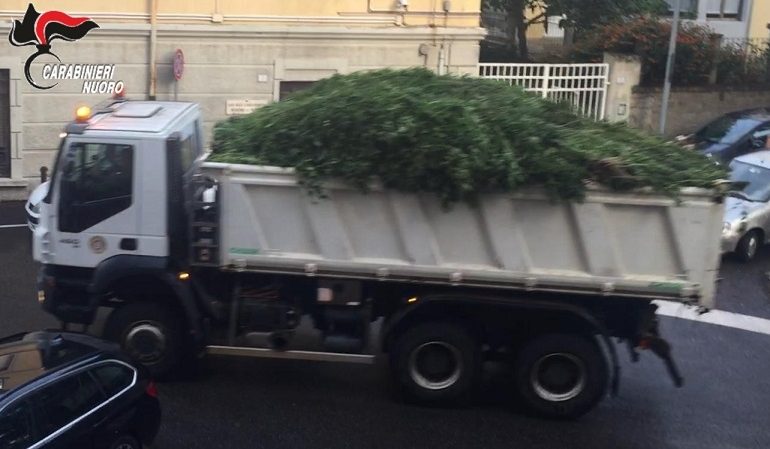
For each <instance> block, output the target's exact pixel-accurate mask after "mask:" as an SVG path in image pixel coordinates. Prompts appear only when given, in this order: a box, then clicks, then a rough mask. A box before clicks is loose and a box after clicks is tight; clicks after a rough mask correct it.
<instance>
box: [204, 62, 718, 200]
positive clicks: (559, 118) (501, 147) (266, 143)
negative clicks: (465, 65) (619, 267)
mask: <svg viewBox="0 0 770 449" xmlns="http://www.w3.org/2000/svg"><path fill="white" fill-rule="evenodd" d="M210 160H212V161H219V162H231V163H249V164H264V165H277V166H284V167H294V168H296V170H297V174H298V176H299V178H300V180H301V182H303V183H304V185H305V186H306V187H308V188H309V189H310V190H311V191H313V192H315V193H320V192H321V191H320V186H321V183H322V182H323V181H324V180H326V179H330V178H337V179H341V180H344V181H346V182H348V183H349V184H351V185H353V186H356V187H358V188H359V189H361V190H364V191H365V190H366V189H367V186H368V185H369V184H370V183H371V182H372V181H374V180H379V181H381V182H382V183H383V185H384V186H385V187H387V188H391V189H398V190H402V191H409V192H433V193H435V194H437V195H439V196H440V197H441V198H442V199H443V200H444V202H445V204H448V203H451V202H453V201H458V200H471V201H472V200H473V199H475V197H476V195H478V194H479V193H483V192H492V191H493V192H508V191H513V190H516V189H518V188H521V187H524V186H543V187H545V188H546V189H547V190H548V191H549V192H550V193H551V194H552V195H553V196H554V197H558V198H564V199H579V198H581V197H582V195H583V193H584V190H585V185H586V182H588V181H593V182H599V183H602V184H605V185H608V186H610V187H612V188H615V189H630V188H636V187H643V186H649V187H652V188H653V189H654V190H655V191H658V192H664V193H667V194H670V195H676V192H678V190H679V188H681V187H684V186H691V187H711V186H713V183H714V182H715V181H716V180H718V179H720V178H722V177H723V176H724V173H723V171H722V170H720V169H718V168H717V167H716V166H714V164H712V163H711V162H709V160H708V159H706V158H705V157H703V156H701V155H700V154H698V153H695V152H692V151H689V150H684V149H682V148H681V147H679V146H676V145H673V144H668V143H666V142H664V141H663V140H661V139H659V138H657V137H653V136H649V135H646V134H643V133H642V132H639V131H635V130H632V129H630V128H628V127H626V126H625V125H620V124H607V123H596V122H593V121H590V120H588V119H584V118H581V117H578V116H576V115H575V114H573V113H572V112H571V111H570V110H569V109H568V107H567V106H564V105H560V104H555V103H552V102H549V101H546V100H543V99H542V98H540V97H538V96H536V95H532V94H529V93H526V92H524V91H523V90H521V89H519V88H516V87H510V86H507V85H505V84H503V83H499V82H496V81H491V80H482V79H478V78H470V77H456V76H437V75H435V74H433V73H432V72H429V71H427V70H424V69H410V70H400V71H397V70H378V71H372V72H366V73H364V72H358V73H354V74H351V75H344V76H341V75H336V76H333V77H331V78H327V79H325V80H322V81H320V82H318V83H317V84H315V85H314V86H313V87H311V88H309V89H307V90H305V91H302V92H298V93H296V94H294V95H293V96H291V97H290V98H289V99H288V100H286V101H282V102H277V103H272V104H270V105H268V106H265V107H263V108H261V109H259V110H257V111H255V112H254V113H252V114H250V115H247V116H241V117H238V118H232V119H229V120H226V121H223V122H220V123H218V124H217V126H216V127H215V129H214V143H213V154H212V155H211V157H210Z"/></svg>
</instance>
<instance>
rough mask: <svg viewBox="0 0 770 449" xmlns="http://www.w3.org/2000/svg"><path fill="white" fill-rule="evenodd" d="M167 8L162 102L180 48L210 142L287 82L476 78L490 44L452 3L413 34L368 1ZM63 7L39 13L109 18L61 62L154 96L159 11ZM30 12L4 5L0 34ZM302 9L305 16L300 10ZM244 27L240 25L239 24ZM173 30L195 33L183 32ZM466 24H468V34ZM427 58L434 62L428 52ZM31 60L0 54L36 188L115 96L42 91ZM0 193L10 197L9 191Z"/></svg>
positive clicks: (77, 87) (161, 36) (162, 0)
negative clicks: (360, 76) (230, 117)
mask: <svg viewBox="0 0 770 449" xmlns="http://www.w3.org/2000/svg"><path fill="white" fill-rule="evenodd" d="M158 1H159V5H160V8H159V10H160V11H161V19H160V20H159V23H158V26H157V45H156V48H157V55H156V59H155V60H156V62H157V92H156V93H157V95H156V98H157V99H159V100H165V99H173V98H174V93H173V92H174V80H173V75H172V56H173V54H174V51H175V50H176V49H177V48H180V49H182V50H183V51H184V55H185V71H184V76H183V79H182V80H181V81H180V82H179V84H178V94H179V96H178V99H179V100H182V101H195V102H198V103H200V104H201V106H202V111H203V114H204V129H205V131H206V134H207V137H209V138H210V136H211V129H212V127H213V125H214V123H216V122H217V121H219V120H222V119H224V118H226V117H227V115H226V104H227V101H228V100H253V101H257V102H261V103H267V102H270V101H274V100H276V99H277V98H278V93H279V90H280V85H281V82H285V81H314V80H318V79H321V78H324V77H327V76H330V75H332V74H334V73H349V72H353V71H356V70H366V69H375V68H382V67H397V68H405V67H414V66H423V67H427V68H429V69H432V70H437V71H447V72H451V73H462V74H475V73H476V71H477V66H476V64H477V63H478V52H479V50H478V49H479V41H480V40H481V39H482V38H483V36H484V30H483V29H481V28H480V27H479V26H478V25H479V24H478V7H479V0H473V1H470V0H452V2H451V3H452V11H457V13H456V14H457V17H454V18H452V17H450V26H449V27H446V28H445V27H431V26H426V25H425V24H423V25H413V23H418V22H419V21H423V22H425V21H430V20H433V15H432V14H427V13H425V11H430V10H431V8H432V7H433V6H435V7H436V8H439V9H440V8H441V4H442V2H441V0H435V1H434V0H410V1H409V5H410V10H412V11H414V12H413V13H412V14H411V15H407V16H406V17H405V21H406V22H405V23H406V26H404V25H403V24H397V23H396V22H397V20H400V18H399V17H400V15H398V14H392V13H379V12H367V4H368V2H367V1H366V0H326V1H321V0H319V1H312V2H311V1H306V0H282V1H266V0H264V1H263V0H261V1H258V2H257V1H246V0H243V1H241V0H212V1H209V2H206V1H201V2H186V1H169V0H158ZM59 3H61V2H56V1H40V2H36V3H35V6H36V8H37V10H38V12H42V11H46V10H48V9H53V8H56V9H59V10H65V11H66V12H68V13H70V14H72V15H77V13H78V12H98V11H101V13H99V14H100V15H99V14H97V13H94V14H93V16H92V18H93V19H94V20H95V21H96V22H97V23H99V25H100V28H98V29H95V30H93V31H91V32H90V33H89V34H88V35H87V36H86V37H85V38H83V39H82V40H79V41H77V42H64V41H56V42H55V43H54V45H53V50H54V53H56V55H57V56H58V57H59V58H60V59H61V61H62V62H63V63H71V64H77V63H80V64H115V66H116V73H115V78H114V79H116V80H122V81H124V82H125V84H126V90H127V95H128V97H129V98H135V99H145V98H147V97H148V95H149V92H150V90H149V86H150V25H149V23H147V21H148V16H147V12H146V8H144V9H143V8H141V7H140V6H142V5H143V6H147V4H148V3H149V2H148V1H147V2H145V1H141V2H140V1H133V0H132V1H126V2H116V3H115V4H114V6H113V5H111V6H110V10H111V11H109V12H107V11H106V7H105V6H104V5H105V4H107V2H101V1H88V0H81V1H78V2H74V1H73V2H68V5H70V4H72V5H77V6H78V8H74V7H72V8H66V9H65V8H63V7H62V6H61V5H59ZM188 3H189V4H195V5H197V6H198V8H199V9H198V10H197V11H195V12H191V11H192V10H191V9H184V8H185V5H187V4H188ZM217 4H218V6H219V10H220V11H222V14H224V16H225V19H224V22H223V23H212V22H211V18H212V17H211V13H212V11H214V10H215V8H216V6H217ZM389 4H390V2H389V1H385V0H372V1H371V8H372V10H377V9H378V8H383V9H386V8H387V6H388V5H389ZM26 5H27V3H26V1H24V2H21V1H16V0H3V3H2V8H3V10H0V20H2V22H0V34H2V35H7V33H8V31H9V29H10V21H6V20H4V17H5V18H20V11H22V10H23V9H24V8H26ZM257 5H258V6H257ZM301 5H305V6H307V7H305V8H300V6H301ZM309 5H312V7H311V6H309ZM271 8H272V9H271ZM419 8H426V9H419ZM163 11H166V12H163ZM348 13H350V15H348ZM163 14H167V15H166V16H163ZM184 14H192V15H190V16H186V15H184ZM258 14H264V15H266V16H267V15H270V17H267V19H265V20H266V21H265V23H262V22H261V21H262V18H261V17H262V16H259V17H257V16H256V15H258ZM273 14H276V15H273ZM278 14H281V16H280V17H279V16H278ZM286 14H297V16H290V15H286ZM311 16H312V17H313V19H311V20H309V21H308V20H305V19H303V17H305V18H307V17H311ZM450 16H451V15H450ZM238 17H240V18H241V20H242V23H236V21H235V19H233V20H231V18H238ZM438 17H439V16H437V20H438ZM280 18H282V19H284V21H283V22H282V21H281V20H279V19H280ZM470 18H473V20H469V19H470ZM175 20H185V21H186V22H187V23H185V24H183V25H182V24H179V23H175V22H174V21H175ZM348 21H352V22H348ZM452 21H454V22H452ZM140 22H141V23H140ZM246 22H248V23H246ZM463 23H467V24H468V26H461V25H460V24H463ZM421 49H422V50H424V51H423V53H425V54H421V51H420V50H421ZM33 51H34V47H13V46H11V45H8V44H7V41H6V44H0V68H8V67H11V68H12V77H13V78H14V80H13V81H12V83H13V87H14V89H15V90H14V92H16V98H18V103H17V104H18V105H19V106H17V107H15V109H14V117H17V119H16V120H15V121H14V124H13V126H14V129H16V130H18V131H19V133H18V136H17V137H18V139H17V140H14V142H18V143H16V144H15V148H14V149H12V151H14V155H15V158H14V161H13V164H14V166H13V170H12V177H13V178H17V179H26V180H29V181H31V184H32V185H34V182H35V180H36V179H38V177H39V169H40V167H41V166H48V167H51V166H52V159H53V155H54V149H55V148H56V146H57V141H58V135H59V132H60V131H61V129H62V127H63V125H64V124H65V123H67V122H68V121H70V120H72V118H73V115H74V110H75V109H76V108H77V106H80V105H83V104H91V105H93V104H95V103H98V102H100V101H102V100H105V99H106V98H108V95H88V94H82V93H81V89H82V84H83V82H82V81H76V80H62V81H61V82H60V84H59V85H58V86H56V87H55V88H54V89H51V90H49V91H41V90H38V89H35V88H33V87H32V86H30V85H29V84H28V83H27V82H26V80H25V79H24V76H23V73H22V72H21V68H22V67H23V64H24V61H25V60H26V58H27V57H28V56H29V55H31V54H32V52H33ZM46 58H48V57H45V56H44V57H42V58H40V61H39V62H40V63H36V64H34V65H33V66H32V73H33V74H35V73H37V74H40V72H41V69H42V64H43V63H45V62H49V63H51V62H56V61H55V60H54V59H52V58H48V59H47V60H46ZM440 67H441V68H440ZM15 101H16V100H15ZM0 190H3V185H2V183H0Z"/></svg>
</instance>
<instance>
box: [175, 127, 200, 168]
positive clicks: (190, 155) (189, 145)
mask: <svg viewBox="0 0 770 449" xmlns="http://www.w3.org/2000/svg"><path fill="white" fill-rule="evenodd" d="M196 147H197V144H196V142H195V136H194V135H192V134H191V135H190V136H189V137H187V138H186V139H184V140H182V142H181V144H180V149H179V153H180V154H179V156H180V157H181V159H182V171H183V172H185V173H186V172H187V170H188V169H189V168H190V166H192V164H193V162H195V158H196V157H198V153H197V148H196Z"/></svg>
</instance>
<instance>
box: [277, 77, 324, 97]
mask: <svg viewBox="0 0 770 449" xmlns="http://www.w3.org/2000/svg"><path fill="white" fill-rule="evenodd" d="M313 84H315V81H281V88H280V89H281V90H280V92H279V97H278V99H279V100H285V99H286V98H287V97H288V96H289V95H290V94H292V93H294V92H298V91H300V90H304V89H307V88H308V87H310V86H312V85H313Z"/></svg>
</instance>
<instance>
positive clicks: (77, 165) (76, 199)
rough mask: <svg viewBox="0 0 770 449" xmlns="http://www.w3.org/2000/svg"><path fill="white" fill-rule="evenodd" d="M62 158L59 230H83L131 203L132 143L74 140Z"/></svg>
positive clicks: (126, 207)
mask: <svg viewBox="0 0 770 449" xmlns="http://www.w3.org/2000/svg"><path fill="white" fill-rule="evenodd" d="M61 162H63V167H62V176H61V181H60V192H61V200H60V202H59V230H60V231H63V232H81V231H84V230H86V229H88V228H90V227H91V226H93V225H95V224H97V223H99V222H101V221H104V220H105V219H107V218H109V217H112V216H113V215H115V214H117V213H119V212H121V211H123V210H126V209H128V208H129V207H130V206H131V201H132V191H133V176H134V148H133V147H132V146H130V145H122V144H102V143H74V144H72V145H71V146H70V148H69V149H68V150H67V152H66V154H65V155H64V160H63V161H61Z"/></svg>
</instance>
